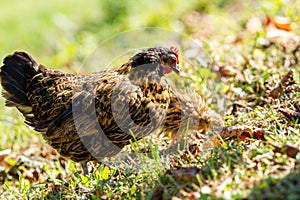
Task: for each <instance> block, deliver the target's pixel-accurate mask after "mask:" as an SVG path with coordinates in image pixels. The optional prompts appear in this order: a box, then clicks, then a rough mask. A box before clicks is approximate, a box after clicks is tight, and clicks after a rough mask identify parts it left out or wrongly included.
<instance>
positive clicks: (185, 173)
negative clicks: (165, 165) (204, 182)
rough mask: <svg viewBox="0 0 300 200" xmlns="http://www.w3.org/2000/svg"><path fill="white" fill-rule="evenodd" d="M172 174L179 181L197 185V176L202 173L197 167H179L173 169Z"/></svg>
mask: <svg viewBox="0 0 300 200" xmlns="http://www.w3.org/2000/svg"><path fill="white" fill-rule="evenodd" d="M171 172H172V174H173V176H174V178H175V179H176V180H177V181H184V182H193V183H197V182H198V181H197V177H196V176H197V174H199V173H200V169H199V168H197V167H179V168H176V169H171Z"/></svg>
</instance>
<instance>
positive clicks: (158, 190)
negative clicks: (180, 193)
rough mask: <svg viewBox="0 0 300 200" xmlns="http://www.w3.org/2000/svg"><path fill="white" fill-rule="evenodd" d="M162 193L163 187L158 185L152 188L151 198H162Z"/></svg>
mask: <svg viewBox="0 0 300 200" xmlns="http://www.w3.org/2000/svg"><path fill="white" fill-rule="evenodd" d="M163 193H164V188H163V187H161V186H159V187H158V188H156V189H155V190H154V192H153V195H152V197H151V199H152V200H163Z"/></svg>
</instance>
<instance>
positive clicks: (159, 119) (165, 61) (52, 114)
mask: <svg viewBox="0 0 300 200" xmlns="http://www.w3.org/2000/svg"><path fill="white" fill-rule="evenodd" d="M3 63H4V65H3V66H2V67H1V73H0V77H1V84H2V86H3V89H4V92H3V96H4V97H5V98H6V106H10V107H16V108H17V109H19V111H20V112H21V113H22V114H23V115H24V117H25V122H26V123H27V124H29V125H30V126H32V127H34V129H35V130H36V131H39V132H41V133H42V135H43V138H44V139H45V140H46V141H47V142H48V143H49V144H50V145H51V146H52V147H53V148H55V149H56V150H57V151H58V152H59V153H60V154H61V155H62V156H64V157H67V158H70V159H72V160H74V161H76V162H86V161H92V160H99V159H101V158H103V157H110V156H113V155H115V154H117V153H118V152H119V151H120V150H121V149H122V148H123V147H124V146H125V145H127V144H129V143H130V140H131V139H132V138H133V135H132V134H134V137H135V138H136V139H137V140H139V139H141V138H143V137H145V136H147V135H149V134H150V133H151V132H153V131H155V130H157V129H162V130H164V131H173V132H178V131H179V130H180V129H182V127H185V126H186V125H187V121H188V120H190V122H191V124H190V127H192V128H193V129H197V130H206V128H207V124H209V120H210V118H209V116H208V115H206V114H203V113H207V112H206V111H207V110H208V109H207V107H206V106H205V103H204V102H203V101H202V99H201V97H199V96H198V95H197V94H195V93H186V94H182V93H179V92H173V91H171V89H170V87H169V85H168V83H167V81H166V80H165V78H164V74H166V73H170V72H172V71H175V72H179V70H178V55H177V51H176V50H174V49H168V48H163V47H155V48H149V49H145V50H142V51H140V52H137V53H136V54H135V55H134V56H132V57H131V58H130V59H129V60H128V62H126V63H125V64H123V65H122V66H121V67H120V68H116V69H111V70H105V71H100V72H96V73H93V74H90V75H86V76H80V75H77V76H76V75H73V74H66V73H62V72H59V71H56V70H52V69H49V68H46V67H44V66H42V65H38V64H37V63H36V62H35V61H34V60H33V58H31V57H30V56H29V55H28V54H27V53H25V52H15V53H14V54H13V55H9V56H7V57H6V58H5V59H4V61H3ZM165 117H166V118H165ZM165 119H166V121H165Z"/></svg>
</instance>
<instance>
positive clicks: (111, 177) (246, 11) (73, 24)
mask: <svg viewBox="0 0 300 200" xmlns="http://www.w3.org/2000/svg"><path fill="white" fill-rule="evenodd" d="M208 2H210V1H206V0H203V1H191V2H190V3H185V2H184V1H172V0H170V1H165V2H161V1H158V0H157V1H156V0H155V1H151V2H147V3H146V5H144V6H145V7H143V4H144V3H145V2H144V1H143V2H142V1H136V3H133V2H131V1H124V2H123V3H120V4H114V3H112V2H110V1H96V0H93V1H89V2H88V3H87V2H83V1H70V0H64V1H51V2H47V4H45V2H36V1H33V0H29V1H26V2H19V1H15V0H13V1H9V2H8V1H1V12H0V19H1V20H0V27H1V32H0V46H1V49H0V55H1V57H4V56H6V55H7V54H9V53H11V52H13V51H15V50H20V49H22V50H26V51H28V52H30V53H31V54H33V55H34V57H36V58H37V59H38V61H39V62H41V63H43V64H44V65H46V66H50V67H52V68H56V69H60V70H62V71H65V72H76V71H79V68H80V65H81V63H82V62H83V61H84V59H85V58H86V57H87V56H88V55H89V54H90V53H91V52H92V51H93V50H94V49H95V48H96V47H97V46H98V45H99V44H100V43H101V42H102V41H103V40H105V39H107V38H109V37H110V36H112V35H114V34H116V33H118V32H121V31H125V30H129V29H132V28H137V27H143V26H157V27H163V28H168V29H174V30H176V31H180V32H182V33H184V34H187V35H189V36H190V37H191V38H193V39H195V40H198V39H199V40H201V42H202V46H203V48H204V50H205V51H206V53H207V55H208V57H209V58H210V59H211V60H210V62H209V63H208V67H209V68H203V67H202V68H201V67H198V66H191V65H189V64H187V63H185V62H183V63H182V71H183V72H184V73H183V74H184V76H183V77H182V78H175V79H174V82H175V83H177V84H179V85H180V86H185V87H188V88H192V89H195V90H196V91H197V92H198V93H199V94H201V95H202V96H203V98H204V99H206V100H207V102H209V103H210V105H211V107H212V108H214V109H217V105H216V99H219V98H221V97H222V98H225V100H226V106H227V107H226V109H225V110H224V111H222V113H225V116H224V119H225V125H226V126H233V125H249V126H255V127H259V128H262V129H264V130H265V139H266V140H267V141H268V142H271V143H272V144H276V145H277V146H281V145H283V144H291V145H293V146H295V147H297V148H299V147H300V142H299V141H300V128H299V122H298V121H297V120H296V121H295V120H292V119H288V118H286V117H284V116H283V115H282V114H281V113H280V112H279V110H278V108H280V107H281V108H283V107H288V108H290V109H293V110H296V111H297V109H298V111H299V107H300V102H299V96H300V95H299V91H292V92H291V93H289V94H286V95H284V96H282V97H280V98H277V99H273V100H270V99H268V97H267V93H268V91H269V89H268V87H270V88H271V89H272V88H274V87H276V85H277V84H278V83H279V82H280V80H281V77H282V76H283V75H284V74H286V73H287V72H288V71H289V70H290V69H293V70H294V72H295V73H294V79H295V81H296V83H297V85H298V87H299V84H300V78H299V77H300V76H299V71H300V68H299V50H298V51H297V52H292V51H289V50H286V49H284V48H282V45H281V44H280V43H278V42H275V43H274V44H270V45H269V46H264V45H261V43H260V42H261V41H262V40H267V39H266V37H265V36H266V31H265V29H264V30H262V31H261V32H259V33H257V34H251V33H249V32H247V31H246V30H245V27H246V24H247V22H248V20H249V19H250V18H251V17H253V16H256V17H259V18H260V19H263V18H264V17H265V16H271V17H273V16H276V15H285V16H288V17H290V19H291V21H292V22H293V23H294V24H295V25H297V26H294V27H296V28H295V29H294V30H293V32H294V33H295V34H297V35H299V34H300V31H299V28H297V27H299V26H300V24H299V18H300V14H299V10H300V5H299V3H298V2H296V1H285V2H283V1H268V0H264V1H256V2H251V1H243V3H240V2H238V3H237V2H236V1H233V0H216V1H214V3H215V4H209V3H208ZM237 37H241V41H240V42H236V43H234V42H233V41H234V39H236V38H237ZM132 42H133V43H134V42H135V41H132ZM298 45H299V44H298ZM110 48H111V47H110ZM187 50H188V49H187ZM117 56H119V55H117ZM99 59H100V60H101V55H100V56H99ZM297 59H298V61H297ZM289 61H290V64H289V63H288V62H289ZM287 66H288V67H287ZM215 67H221V68H222V67H224V68H225V69H227V70H228V72H226V73H225V74H222V78H221V79H218V77H217V76H216V75H215V73H212V72H211V70H210V68H215ZM219 72H220V71H219ZM220 73H221V72H220ZM211 80H213V83H214V86H213V87H211V86H210V84H209V81H211ZM206 82H208V83H206ZM214 95H215V96H214ZM216 96H217V97H216ZM23 121H24V119H23V117H22V116H21V115H20V114H19V112H18V111H17V110H16V109H12V108H7V107H5V106H4V100H3V98H2V99H1V100H0V151H2V150H7V149H11V153H10V154H9V155H8V156H6V157H5V158H1V155H0V183H2V184H0V194H1V195H0V197H1V199H26V198H27V199H34V198H36V199H99V198H100V197H102V198H107V199H151V197H152V196H153V195H154V194H156V195H157V196H159V197H160V196H162V197H163V198H164V199H170V198H171V197H172V196H177V197H179V198H183V199H184V198H189V196H188V195H195V198H196V197H197V198H199V199H244V198H249V199H262V198H264V197H265V198H275V199H280V198H281V199H285V198H289V199H297V198H299V197H300V194H299V192H298V190H297V188H299V187H300V184H299V180H300V175H299V164H300V156H299V155H300V154H299V153H298V155H297V156H296V158H291V157H289V156H288V155H287V154H286V153H280V152H276V151H275V150H274V146H272V145H270V143H268V142H264V141H262V140H258V139H254V138H248V139H242V138H236V139H233V138H231V139H227V140H225V139H224V140H221V141H219V140H216V139H215V138H214V137H207V138H205V139H200V140H198V139H195V137H196V136H194V135H189V138H187V140H185V141H184V142H183V143H184V144H189V147H190V148H187V149H181V150H180V149H178V150H177V151H174V153H172V154H169V153H166V152H167V150H168V145H169V143H170V141H169V138H167V137H163V135H157V134H153V135H151V136H150V137H147V138H145V139H143V140H141V141H139V142H133V143H132V144H131V145H129V146H128V147H126V148H125V152H124V153H123V154H121V155H120V156H117V157H115V158H111V159H107V160H105V162H106V163H109V164H110V166H111V168H109V167H107V166H104V165H100V164H93V163H91V164H90V166H89V167H90V168H92V169H93V170H94V172H93V173H92V174H91V175H90V176H83V175H82V173H81V168H80V165H79V164H78V163H74V162H72V161H70V160H65V159H64V158H61V157H60V156H59V155H58V154H57V153H55V152H54V151H53V150H52V149H51V147H49V146H47V144H45V142H44V141H43V139H42V137H41V135H40V134H39V133H36V132H34V131H33V130H32V129H31V128H29V127H28V126H26V125H25V124H24V123H23ZM210 134H212V132H210ZM210 141H214V144H215V145H213V146H212V145H208V146H205V145H206V144H207V143H208V142H210ZM193 145H194V146H196V147H198V148H199V149H200V150H194V151H193V150H192V149H191V148H192V147H193ZM142 152H146V153H142ZM122 155H130V158H128V159H124V157H122ZM184 170H186V171H184ZM193 170H194V171H196V172H197V173H194V171H193ZM180 173H183V175H180ZM197 195H198V196H197ZM199 195H200V196H199ZM190 198H191V199H193V198H192V197H190Z"/></svg>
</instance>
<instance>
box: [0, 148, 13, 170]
mask: <svg viewBox="0 0 300 200" xmlns="http://www.w3.org/2000/svg"><path fill="white" fill-rule="evenodd" d="M10 153H11V149H5V150H2V151H0V166H2V165H1V162H2V161H3V160H4V159H5V158H6V157H7V156H9V155H10Z"/></svg>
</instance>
